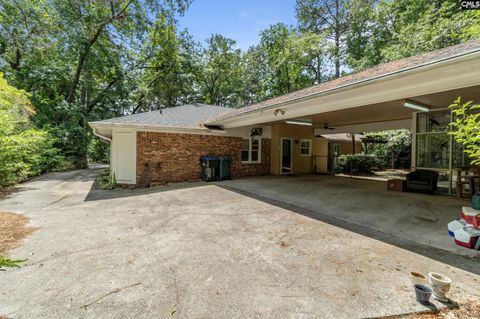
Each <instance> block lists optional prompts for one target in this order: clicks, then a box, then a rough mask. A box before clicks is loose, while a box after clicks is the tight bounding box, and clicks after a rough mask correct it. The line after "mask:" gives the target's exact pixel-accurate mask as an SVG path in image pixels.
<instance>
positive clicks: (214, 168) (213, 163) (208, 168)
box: [200, 156, 220, 182]
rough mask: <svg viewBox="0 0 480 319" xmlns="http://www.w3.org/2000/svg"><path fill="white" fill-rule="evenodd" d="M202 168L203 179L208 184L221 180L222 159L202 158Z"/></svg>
mask: <svg viewBox="0 0 480 319" xmlns="http://www.w3.org/2000/svg"><path fill="white" fill-rule="evenodd" d="M200 164H201V166H202V172H201V175H202V176H201V177H202V180H204V181H206V182H210V181H218V180H219V179H220V169H219V168H220V158H219V157H214V156H202V157H200Z"/></svg>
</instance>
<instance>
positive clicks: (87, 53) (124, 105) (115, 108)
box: [0, 0, 190, 167]
mask: <svg viewBox="0 0 480 319" xmlns="http://www.w3.org/2000/svg"><path fill="white" fill-rule="evenodd" d="M189 3H190V0H166V1H159V0H133V1H132V0H118V1H86V0H71V1H44V0H41V1H28V0H5V1H2V3H1V4H0V71H3V72H4V73H5V74H6V76H7V77H8V79H9V81H10V83H12V84H13V85H14V86H15V87H18V88H21V89H25V90H27V91H28V92H30V93H31V101H32V103H33V105H35V107H36V110H37V112H36V114H35V115H33V116H32V120H33V122H34V123H35V124H36V125H37V126H38V127H42V128H44V127H45V128H46V129H47V130H49V131H51V132H52V134H53V135H54V136H55V137H57V141H56V144H55V145H56V146H57V147H58V148H60V149H61V152H62V154H63V155H64V156H65V157H66V158H67V159H68V160H69V161H71V162H72V163H73V164H74V165H75V166H76V167H85V165H86V163H87V160H86V159H87V149H88V147H87V145H88V144H89V143H90V141H91V135H90V134H89V129H88V125H87V122H88V121H92V120H98V119H105V118H108V117H114V116H119V115H122V114H125V113H126V112H127V111H129V110H130V111H131V109H132V108H133V106H134V105H136V104H137V100H138V99H139V96H141V90H140V89H141V87H139V85H138V83H139V82H140V81H139V78H140V76H141V75H142V70H143V67H144V66H145V58H146V56H145V55H144V54H141V53H142V52H143V51H142V48H143V47H144V44H145V43H147V42H148V41H145V40H146V38H147V35H148V34H149V32H150V29H149V28H150V27H151V25H152V19H155V18H156V17H157V16H159V15H160V13H161V14H163V15H165V16H173V15H174V14H175V13H180V14H181V13H183V12H184V11H185V10H186V8H187V7H188V5H189ZM147 57H148V55H147Z"/></svg>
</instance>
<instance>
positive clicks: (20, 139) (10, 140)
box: [0, 73, 63, 188]
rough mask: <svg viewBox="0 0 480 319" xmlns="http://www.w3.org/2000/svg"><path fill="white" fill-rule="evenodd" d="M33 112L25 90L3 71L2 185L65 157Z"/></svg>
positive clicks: (0, 111) (0, 122) (0, 78)
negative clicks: (33, 119) (37, 123)
mask: <svg viewBox="0 0 480 319" xmlns="http://www.w3.org/2000/svg"><path fill="white" fill-rule="evenodd" d="M33 112H34V111H33V108H32V106H31V104H30V101H29V100H28V95H27V94H26V93H25V91H22V90H17V89H16V88H14V87H12V86H10V85H8V83H7V81H6V80H5V79H4V78H3V75H2V74H1V73H0V132H2V134H1V135H0V188H1V187H3V186H7V185H12V184H15V183H17V182H20V181H23V180H25V179H27V178H29V177H31V176H35V175H38V174H40V173H42V172H45V171H47V170H49V169H52V168H54V167H56V166H57V165H58V164H59V163H60V162H61V161H62V160H63V157H62V156H61V155H60V154H59V151H58V149H56V148H55V147H54V144H55V139H54V138H53V136H52V135H51V134H50V133H49V132H47V131H45V130H38V129H36V128H35V127H33V125H32V124H31V123H30V121H29V117H30V115H31V114H33Z"/></svg>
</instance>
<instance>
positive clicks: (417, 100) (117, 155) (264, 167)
mask: <svg viewBox="0 0 480 319" xmlns="http://www.w3.org/2000/svg"><path fill="white" fill-rule="evenodd" d="M459 96H461V97H462V99H463V100H464V101H469V100H473V101H475V102H477V103H478V102H480V41H479V40H473V41H470V42H467V43H464V44H460V45H456V46H451V47H448V48H444V49H440V50H436V51H433V52H428V53H424V54H420V55H417V56H413V57H410V58H406V59H402V60H398V61H393V62H389V63H385V64H381V65H378V66H375V67H373V68H370V69H366V70H364V71H361V72H357V73H353V74H350V75H346V76H343V77H340V78H338V79H335V80H332V81H329V82H325V83H321V84H318V85H314V86H311V87H308V88H305V89H302V90H298V91H294V92H291V93H288V94H285V95H282V96H279V97H276V98H273V99H270V100H266V101H263V102H260V103H256V104H252V105H248V106H244V107H241V108H236V109H232V108H226V107H221V106H214V105H204V104H193V105H184V106H177V107H172V108H167V109H164V110H162V111H151V112H146V113H141V114H134V115H127V116H123V117H119V118H114V119H109V120H104V121H97V122H90V123H89V125H90V126H91V127H92V129H93V132H94V134H95V135H97V136H99V137H101V138H103V139H105V140H108V141H109V142H111V161H110V162H111V170H112V171H113V172H114V173H115V176H116V178H117V181H118V182H119V183H127V184H137V183H141V181H142V179H143V178H144V177H145V172H148V174H147V175H148V176H149V180H150V181H151V182H152V183H154V184H155V183H165V182H176V181H183V180H194V179H198V178H199V177H200V169H201V166H200V162H199V159H200V156H204V155H214V156H229V157H231V158H232V159H233V163H232V176H233V178H237V177H242V176H252V175H265V174H272V175H280V174H309V173H315V172H321V170H322V169H324V167H326V166H328V165H326V164H325V163H326V162H325V160H324V159H322V157H325V156H328V154H329V151H330V152H331V146H329V145H333V143H330V142H331V141H329V139H328V137H327V138H325V134H332V133H333V134H339V133H350V135H349V136H355V135H352V133H359V132H368V131H380V130H387V129H400V128H402V129H409V130H410V131H411V133H412V143H413V146H412V159H411V163H412V169H415V168H427V169H433V170H437V171H439V172H440V173H441V176H443V177H445V178H446V181H447V182H448V183H449V184H450V188H453V186H452V185H453V183H454V173H455V172H456V170H457V168H458V167H464V164H465V162H466V161H465V159H464V156H463V155H464V154H463V152H462V150H461V148H460V147H457V145H455V143H454V142H453V139H452V138H451V136H450V135H448V130H449V129H450V126H449V125H448V123H449V122H450V121H451V118H452V115H451V112H450V110H449V109H448V106H449V105H450V104H451V103H452V102H453V101H454V100H455V99H456V98H457V97H459ZM353 142H354V143H353V144H355V143H357V141H356V140H355V139H354V141H353ZM337 144H342V143H337ZM338 147H342V146H341V145H340V146H338ZM352 149H355V151H356V152H358V147H355V148H353V147H352ZM324 162H325V163H324ZM443 177H442V178H443Z"/></svg>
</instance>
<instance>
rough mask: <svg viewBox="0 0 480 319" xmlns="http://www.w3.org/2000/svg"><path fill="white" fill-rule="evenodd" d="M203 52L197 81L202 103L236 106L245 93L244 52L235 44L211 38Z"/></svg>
mask: <svg viewBox="0 0 480 319" xmlns="http://www.w3.org/2000/svg"><path fill="white" fill-rule="evenodd" d="M206 43H207V45H206V46H205V47H204V48H203V49H202V51H201V54H200V58H199V61H198V64H197V72H196V73H197V74H196V79H197V82H198V85H199V89H200V95H201V98H202V101H203V102H204V103H207V104H214V105H224V106H236V105H237V104H238V103H239V102H240V96H241V90H242V68H241V65H242V64H241V51H240V49H235V41H234V40H232V39H228V38H225V37H223V36H221V35H219V34H214V35H212V36H211V37H210V38H209V39H208V40H207V41H206Z"/></svg>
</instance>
